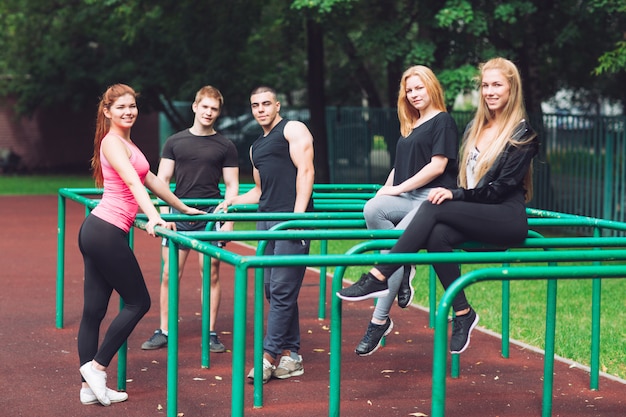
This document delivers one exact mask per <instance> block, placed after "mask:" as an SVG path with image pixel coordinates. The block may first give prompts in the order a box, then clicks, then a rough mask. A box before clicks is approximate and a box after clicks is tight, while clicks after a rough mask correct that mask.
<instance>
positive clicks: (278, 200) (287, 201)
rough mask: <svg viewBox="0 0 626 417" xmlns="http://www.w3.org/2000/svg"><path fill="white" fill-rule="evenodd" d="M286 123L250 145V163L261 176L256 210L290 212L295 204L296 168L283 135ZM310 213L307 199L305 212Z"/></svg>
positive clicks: (310, 206)
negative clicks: (259, 194) (259, 196)
mask: <svg viewBox="0 0 626 417" xmlns="http://www.w3.org/2000/svg"><path fill="white" fill-rule="evenodd" d="M287 122H288V120H287V119H283V120H281V121H280V122H279V123H278V124H277V125H276V126H274V128H273V129H272V130H271V131H270V133H268V134H267V136H263V135H261V136H259V138H258V139H257V140H255V141H254V143H253V144H252V163H253V164H254V167H255V168H256V169H257V170H258V171H259V176H260V177H261V198H260V199H259V211H263V212H293V207H294V204H295V202H296V174H297V169H296V167H295V166H294V164H293V162H292V161H291V156H290V155H289V142H287V139H285V135H284V133H283V131H284V129H285V125H286V124H287ZM312 210H313V200H312V199H310V200H309V206H308V207H307V211H312Z"/></svg>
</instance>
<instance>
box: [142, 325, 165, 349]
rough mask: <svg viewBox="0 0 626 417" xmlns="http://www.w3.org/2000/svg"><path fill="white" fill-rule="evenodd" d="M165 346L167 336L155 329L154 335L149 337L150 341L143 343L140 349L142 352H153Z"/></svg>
mask: <svg viewBox="0 0 626 417" xmlns="http://www.w3.org/2000/svg"><path fill="white" fill-rule="evenodd" d="M165 346H167V336H166V335H164V334H163V332H162V331H161V329H157V330H155V331H154V334H153V335H152V336H150V339H148V340H146V341H145V342H143V345H141V348H142V349H143V350H154V349H160V348H162V347H165Z"/></svg>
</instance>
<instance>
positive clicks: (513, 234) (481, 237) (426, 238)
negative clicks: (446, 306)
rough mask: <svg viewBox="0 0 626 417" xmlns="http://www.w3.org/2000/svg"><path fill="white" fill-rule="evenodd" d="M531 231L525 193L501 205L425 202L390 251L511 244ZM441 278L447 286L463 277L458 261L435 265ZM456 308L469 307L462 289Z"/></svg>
mask: <svg viewBox="0 0 626 417" xmlns="http://www.w3.org/2000/svg"><path fill="white" fill-rule="evenodd" d="M527 234H528V218H527V216H526V207H525V204H524V199H523V196H521V195H515V196H513V197H512V198H510V199H509V200H507V201H505V202H503V203H500V204H483V203H472V202H467V201H451V200H449V201H445V202H444V203H443V204H441V205H435V204H431V203H429V202H425V203H424V204H422V206H421V207H420V209H419V210H418V212H417V213H416V214H415V217H414V218H413V221H411V223H410V224H409V225H408V226H407V228H406V230H405V231H404V233H403V234H402V236H401V237H400V239H398V242H397V243H396V244H395V246H394V247H393V248H392V249H391V251H390V253H413V252H417V251H419V250H420V249H427V250H428V251H429V252H452V250H453V249H454V248H455V247H458V245H460V244H461V243H463V242H468V241H478V242H482V243H487V244H492V245H498V246H503V247H508V246H511V245H515V244H518V243H521V242H523V241H524V239H525V238H526V236H527ZM399 267H400V265H379V266H377V267H376V268H377V269H378V270H379V271H380V272H381V273H382V274H383V275H384V276H385V277H389V276H391V274H392V273H393V272H394V271H395V270H396V269H398V268H399ZM433 267H434V268H435V271H436V272H437V276H438V277H439V281H441V284H442V285H443V287H444V288H445V289H447V288H448V287H449V286H450V285H451V284H452V283H453V282H454V281H455V280H456V279H457V278H458V277H459V276H460V266H459V265H458V264H450V263H440V264H434V265H433ZM452 307H453V309H454V311H461V310H464V309H466V308H468V307H469V303H468V302H467V299H466V298H465V293H464V292H463V291H461V292H460V293H459V294H458V295H457V296H456V297H455V299H454V302H453V304H452Z"/></svg>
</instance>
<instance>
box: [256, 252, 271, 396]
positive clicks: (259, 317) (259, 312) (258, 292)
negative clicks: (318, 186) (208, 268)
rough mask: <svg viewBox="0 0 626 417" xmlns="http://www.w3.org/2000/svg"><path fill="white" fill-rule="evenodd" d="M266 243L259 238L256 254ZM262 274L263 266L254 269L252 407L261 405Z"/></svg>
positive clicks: (263, 291)
mask: <svg viewBox="0 0 626 417" xmlns="http://www.w3.org/2000/svg"><path fill="white" fill-rule="evenodd" d="M268 243H269V241H268V240H260V241H259V242H258V243H257V250H256V253H257V256H262V255H264V254H265V249H266V248H267V245H268ZM264 275H265V271H264V269H263V268H256V269H254V359H253V362H254V393H253V406H254V408H261V407H263V329H264V317H265V313H264V310H265V303H264V297H265V288H264V280H265V277H264Z"/></svg>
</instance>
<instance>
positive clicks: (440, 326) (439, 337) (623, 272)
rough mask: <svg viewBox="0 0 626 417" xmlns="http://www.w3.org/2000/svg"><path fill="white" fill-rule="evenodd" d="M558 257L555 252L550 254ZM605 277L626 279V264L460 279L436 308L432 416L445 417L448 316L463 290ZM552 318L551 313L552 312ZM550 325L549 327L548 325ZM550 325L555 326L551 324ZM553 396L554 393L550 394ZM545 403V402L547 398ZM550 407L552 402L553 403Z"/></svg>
mask: <svg viewBox="0 0 626 417" xmlns="http://www.w3.org/2000/svg"><path fill="white" fill-rule="evenodd" d="M550 254H553V255H554V254H555V252H550ZM599 275H601V276H603V277H605V278H623V277H625V276H626V265H618V266H613V265H611V266H608V265H604V266H595V265H594V266H547V267H535V266H527V267H523V268H485V269H480V270H475V271H472V272H469V273H467V274H465V275H462V276H461V277H459V278H458V279H457V280H456V281H455V282H454V283H453V284H452V285H451V286H450V287H448V290H447V291H446V292H445V293H444V295H443V297H442V299H441V301H440V303H439V306H438V309H437V324H436V326H435V337H434V352H433V378H432V408H431V416H433V417H443V416H444V415H445V395H446V355H447V352H446V350H447V326H448V323H447V315H448V313H449V311H450V308H451V306H452V300H453V299H454V297H455V296H456V295H457V294H458V293H459V292H460V291H461V290H463V289H465V288H466V287H468V286H469V285H471V284H474V283H476V282H481V281H487V280H503V279H509V280H538V279H548V280H549V281H553V282H554V284H553V285H555V283H556V279H558V278H560V279H580V278H596V277H597V276H599ZM549 293H550V295H549V297H548V300H547V301H548V302H550V303H552V301H554V303H552V304H555V301H556V299H555V297H556V287H555V288H554V289H552V290H551V289H550V288H549ZM547 307H548V308H550V309H552V308H556V307H555V305H552V306H547ZM550 315H552V312H550ZM546 326H548V324H546ZM550 326H552V325H551V324H550ZM546 333H548V330H546ZM549 344H550V341H549V340H546V348H548V345H549ZM551 344H552V346H551V347H550V349H551V351H552V352H554V350H553V349H554V340H552V343H551ZM545 360H546V361H551V362H552V363H553V362H554V355H553V354H552V356H549V351H548V349H546V355H545ZM549 369H550V366H545V367H544V380H546V379H547V378H550V381H551V378H552V377H551V376H550V377H549V376H547V375H545V373H546V372H548V371H549ZM545 388H546V385H545V384H544V397H545V396H546V395H547V394H546V392H545ZM550 397H551V393H550ZM544 400H545V399H544ZM548 405H549V404H547V403H546V402H545V401H544V409H543V411H542V415H550V414H549V413H550V412H551V410H549V411H548V410H546V409H545V407H547V406H548ZM550 405H551V403H550Z"/></svg>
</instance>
